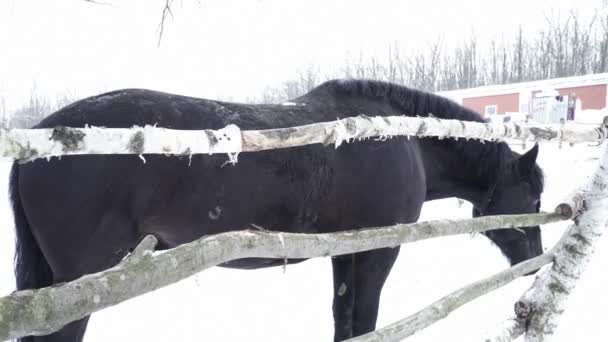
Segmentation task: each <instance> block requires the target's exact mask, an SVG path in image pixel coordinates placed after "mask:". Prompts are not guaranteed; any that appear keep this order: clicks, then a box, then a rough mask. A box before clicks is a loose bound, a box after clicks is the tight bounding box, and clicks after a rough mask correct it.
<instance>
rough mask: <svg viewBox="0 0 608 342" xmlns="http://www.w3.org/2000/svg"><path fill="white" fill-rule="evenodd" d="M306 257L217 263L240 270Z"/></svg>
mask: <svg viewBox="0 0 608 342" xmlns="http://www.w3.org/2000/svg"><path fill="white" fill-rule="evenodd" d="M305 260H308V259H287V262H286V260H285V259H269V258H244V259H236V260H231V261H228V262H225V263H223V264H219V265H218V266H220V267H225V268H236V269H240V270H254V269H258V268H266V267H274V266H281V265H287V264H297V263H300V262H302V261H305Z"/></svg>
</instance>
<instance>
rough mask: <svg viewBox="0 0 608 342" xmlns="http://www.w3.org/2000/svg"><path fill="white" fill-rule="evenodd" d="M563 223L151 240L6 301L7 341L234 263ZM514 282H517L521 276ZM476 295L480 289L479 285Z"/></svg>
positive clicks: (459, 223) (473, 223) (537, 218)
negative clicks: (176, 242)
mask: <svg viewBox="0 0 608 342" xmlns="http://www.w3.org/2000/svg"><path fill="white" fill-rule="evenodd" d="M561 220H563V218H562V217H561V216H560V215H558V214H556V213H541V214H525V215H503V216H486V217H479V218H475V219H468V220H439V221H429V222H420V223H412V224H398V225H395V226H390V227H382V228H369V229H364V230H352V231H344V232H338V233H328V234H293V233H271V232H266V231H251V230H244V231H234V232H228V233H223V234H218V235H212V236H207V237H203V238H201V239H199V240H196V241H193V242H191V243H188V244H184V245H181V246H178V247H176V248H174V249H171V250H167V251H163V252H157V253H152V252H151V251H150V248H153V246H154V244H155V239H153V238H146V239H144V241H143V242H142V244H143V247H142V245H140V246H139V247H138V248H137V249H136V250H135V251H134V252H133V253H132V254H130V256H129V257H127V258H126V259H125V260H123V262H121V263H120V264H118V265H117V266H115V267H113V268H111V269H108V270H106V271H103V272H100V273H96V274H92V275H86V276H83V277H81V278H79V279H77V280H74V281H72V282H69V283H65V284H58V285H56V286H51V287H47V288H43V289H37V290H25V291H19V292H15V293H13V294H11V295H8V296H6V297H2V298H0V341H4V340H7V339H11V338H17V337H19V336H25V335H31V334H35V335H45V334H49V333H51V332H54V331H57V330H58V329H60V328H61V327H62V326H63V325H65V324H67V323H68V322H71V321H75V320H78V319H80V318H83V317H85V316H87V315H89V314H91V313H93V312H96V311H99V310H101V309H103V308H106V307H109V306H112V305H116V304H118V303H120V302H123V301H125V300H128V299H130V298H133V297H136V296H139V295H142V294H144V293H147V292H150V291H154V290H156V289H158V288H161V287H164V286H167V285H170V284H173V283H175V282H177V281H180V280H182V279H184V278H187V277H189V276H191V275H193V274H196V273H198V272H200V271H203V270H205V269H207V268H210V267H213V266H216V265H218V264H221V263H225V262H227V261H230V260H235V259H240V258H248V257H262V258H277V259H284V258H313V257H321V256H330V255H341V254H349V253H355V252H361V251H366V250H371V249H377V248H383V247H395V246H397V245H400V244H403V243H406V242H412V241H417V240H423V239H428V238H433V237H439V236H448V235H456V234H464V233H472V232H482V231H486V230H490V229H495V228H496V227H503V228H513V227H528V226H537V225H540V224H545V223H551V222H557V221H561ZM531 262H532V261H531ZM520 265H521V266H519V265H518V266H516V268H517V270H519V271H517V273H516V274H525V273H528V272H530V271H532V270H534V269H536V268H538V267H539V266H538V265H536V264H531V263H522V264H520ZM525 265H529V266H525ZM506 277H515V273H513V274H511V275H508V276H506ZM477 286H478V287H479V286H481V285H477ZM491 286H495V285H491ZM473 290H475V291H477V287H474V288H473Z"/></svg>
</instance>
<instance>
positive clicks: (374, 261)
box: [353, 247, 399, 337]
mask: <svg viewBox="0 0 608 342" xmlns="http://www.w3.org/2000/svg"><path fill="white" fill-rule="evenodd" d="M398 255H399V247H395V248H382V249H376V250H372V251H367V252H362V253H357V254H356V255H355V264H354V292H355V302H354V310H353V337H356V336H359V335H363V334H366V333H368V332H370V331H374V330H375V329H376V320H377V318H378V308H379V304H380V293H381V292H382V287H383V286H384V283H385V281H386V278H387V277H388V275H389V273H390V271H391V269H392V267H393V265H394V264H395V260H397V256H398Z"/></svg>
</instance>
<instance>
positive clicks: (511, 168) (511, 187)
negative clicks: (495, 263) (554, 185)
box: [473, 145, 543, 265]
mask: <svg viewBox="0 0 608 342" xmlns="http://www.w3.org/2000/svg"><path fill="white" fill-rule="evenodd" d="M513 155H514V157H510V158H508V159H507V161H506V162H505V163H504V164H503V166H502V168H503V170H501V173H500V177H498V179H497V181H496V183H494V184H492V185H491V186H490V188H489V189H488V191H487V194H486V195H485V196H484V199H483V200H482V201H481V203H480V204H476V205H475V206H474V208H473V217H477V216H486V215H504V214H528V213H537V212H538V211H539V209H540V195H541V192H542V189H543V174H542V172H541V170H540V168H539V167H538V165H536V157H537V155H538V145H536V146H534V147H533V148H532V149H530V150H529V151H528V152H526V153H525V154H523V155H521V156H520V155H517V154H515V153H513ZM484 235H485V236H487V237H488V238H489V239H490V240H492V242H493V243H494V244H496V246H498V248H500V250H501V251H502V253H503V254H504V255H505V256H506V257H507V259H508V260H509V262H510V263H511V265H515V264H517V263H520V262H522V261H525V260H527V259H530V258H533V257H535V256H538V255H540V254H542V253H543V247H542V241H541V234H540V227H538V226H535V227H525V228H521V229H495V230H489V231H487V232H485V233H484Z"/></svg>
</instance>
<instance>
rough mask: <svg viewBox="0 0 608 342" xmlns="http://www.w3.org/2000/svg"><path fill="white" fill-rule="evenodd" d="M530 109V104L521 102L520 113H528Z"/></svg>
mask: <svg viewBox="0 0 608 342" xmlns="http://www.w3.org/2000/svg"><path fill="white" fill-rule="evenodd" d="M529 111H530V105H529V104H528V103H521V104H519V112H520V113H528V112H529Z"/></svg>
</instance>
